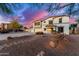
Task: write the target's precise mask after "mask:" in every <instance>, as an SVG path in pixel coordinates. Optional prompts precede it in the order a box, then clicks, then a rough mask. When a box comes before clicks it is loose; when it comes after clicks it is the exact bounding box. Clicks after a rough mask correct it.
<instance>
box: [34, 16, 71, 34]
mask: <svg viewBox="0 0 79 59" xmlns="http://www.w3.org/2000/svg"><path fill="white" fill-rule="evenodd" d="M69 26H70V24H69V16H64V15H63V16H52V17H49V18H47V19H45V20H43V21H40V20H37V21H35V22H34V23H33V30H34V32H39V31H42V32H44V33H52V32H53V31H56V32H60V33H64V34H69Z"/></svg>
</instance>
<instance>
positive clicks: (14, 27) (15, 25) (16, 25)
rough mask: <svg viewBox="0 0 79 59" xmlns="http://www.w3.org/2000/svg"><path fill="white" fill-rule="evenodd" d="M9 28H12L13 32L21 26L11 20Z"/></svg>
mask: <svg viewBox="0 0 79 59" xmlns="http://www.w3.org/2000/svg"><path fill="white" fill-rule="evenodd" d="M11 27H12V29H13V30H18V29H20V28H21V25H20V24H19V23H18V22H17V21H16V20H13V21H12V22H11Z"/></svg>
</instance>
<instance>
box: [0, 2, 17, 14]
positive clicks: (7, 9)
mask: <svg viewBox="0 0 79 59" xmlns="http://www.w3.org/2000/svg"><path fill="white" fill-rule="evenodd" d="M12 6H13V7H16V5H15V4H13V3H0V10H1V12H3V13H5V14H11V13H13V11H12V9H11V7H12Z"/></svg>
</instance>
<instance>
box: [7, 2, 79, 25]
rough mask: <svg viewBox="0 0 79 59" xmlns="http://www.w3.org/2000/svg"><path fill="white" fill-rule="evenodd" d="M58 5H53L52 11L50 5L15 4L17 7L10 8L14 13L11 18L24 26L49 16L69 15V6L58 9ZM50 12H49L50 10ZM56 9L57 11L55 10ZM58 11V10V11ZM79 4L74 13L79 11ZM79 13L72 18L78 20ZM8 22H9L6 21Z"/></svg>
mask: <svg viewBox="0 0 79 59" xmlns="http://www.w3.org/2000/svg"><path fill="white" fill-rule="evenodd" d="M56 5H57V4H53V3H52V7H51V9H52V10H53V11H51V10H50V9H49V7H50V4H32V3H29V4H25V3H21V4H19V3H18V4H15V6H10V7H9V8H10V9H11V10H12V11H13V13H12V14H11V15H10V16H9V17H14V18H17V20H18V21H19V22H20V23H21V24H23V25H28V24H29V25H28V26H30V24H32V22H33V21H35V20H42V19H44V18H46V17H49V16H55V15H67V9H68V7H69V6H67V7H64V8H61V9H58V7H59V6H56ZM64 5H66V4H60V7H62V6H64ZM48 9H49V10H50V11H49V10H48ZM54 9H55V10H54ZM56 9H57V10H56ZM78 9H79V4H75V6H74V8H73V10H72V11H75V10H78ZM78 14H79V12H77V13H74V15H73V14H72V15H71V16H72V17H73V18H78V16H79V15H78ZM6 21H7V20H6Z"/></svg>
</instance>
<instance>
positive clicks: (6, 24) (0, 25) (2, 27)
mask: <svg viewBox="0 0 79 59" xmlns="http://www.w3.org/2000/svg"><path fill="white" fill-rule="evenodd" d="M8 29H10V22H0V31H2V30H8Z"/></svg>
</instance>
